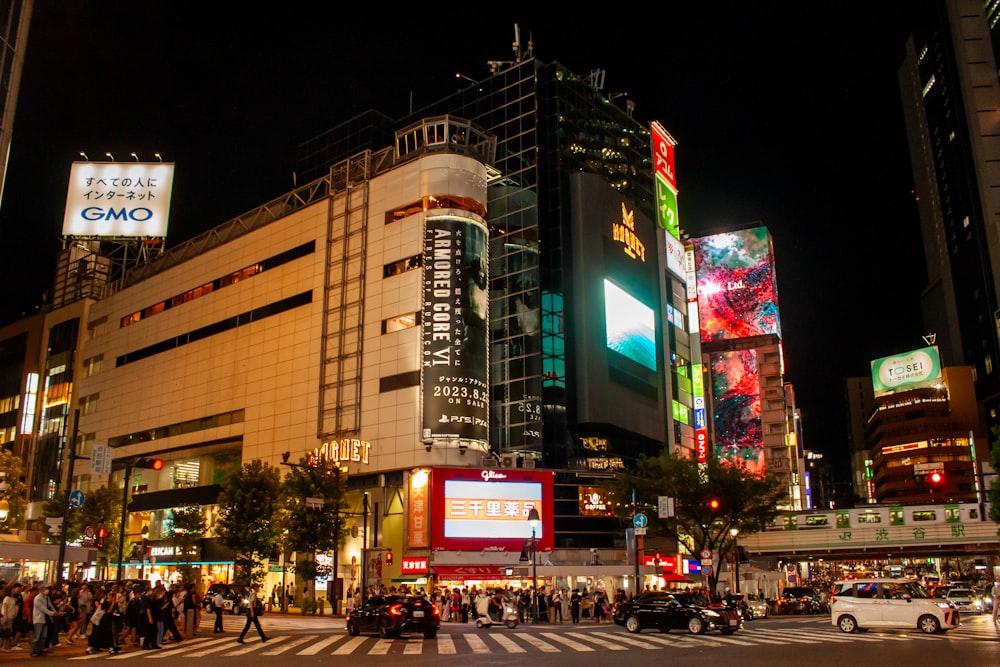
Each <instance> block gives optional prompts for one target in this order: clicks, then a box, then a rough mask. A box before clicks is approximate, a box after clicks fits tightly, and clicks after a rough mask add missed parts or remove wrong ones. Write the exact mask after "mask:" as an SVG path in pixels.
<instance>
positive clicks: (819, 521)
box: [806, 514, 829, 526]
mask: <svg viewBox="0 0 1000 667" xmlns="http://www.w3.org/2000/svg"><path fill="white" fill-rule="evenodd" d="M806 525H807V526H828V525H829V521H828V520H827V518H826V516H824V515H822V514H817V515H813V516H807V517H806Z"/></svg>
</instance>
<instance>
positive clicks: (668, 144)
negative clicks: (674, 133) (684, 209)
mask: <svg viewBox="0 0 1000 667" xmlns="http://www.w3.org/2000/svg"><path fill="white" fill-rule="evenodd" d="M650 137H651V143H652V146H653V170H654V178H653V182H654V188H655V195H656V220H657V222H659V224H660V227H662V228H663V229H665V230H667V232H669V234H670V235H671V236H673V237H674V238H675V239H676V238H679V237H680V218H679V216H678V214H677V174H676V172H675V171H674V146H676V145H677V142H676V141H675V140H674V138H673V137H671V136H670V134H669V133H668V132H667V131H666V130H665V129H664V128H663V126H662V125H660V123H659V122H657V121H653V123H652V124H651V125H650Z"/></svg>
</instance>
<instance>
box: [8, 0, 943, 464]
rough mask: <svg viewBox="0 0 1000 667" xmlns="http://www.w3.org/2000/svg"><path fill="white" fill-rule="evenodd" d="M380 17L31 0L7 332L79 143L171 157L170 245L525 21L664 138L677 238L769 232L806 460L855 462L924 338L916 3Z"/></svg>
mask: <svg viewBox="0 0 1000 667" xmlns="http://www.w3.org/2000/svg"><path fill="white" fill-rule="evenodd" d="M320 4H321V5H322V6H319V5H320ZM369 4H370V5H371V6H372V7H373V9H359V8H344V7H343V6H342V3H337V5H334V4H333V3H307V2H297V1H294V0H292V1H290V2H283V3H280V5H277V6H270V7H269V8H268V9H267V10H266V11H263V10H252V9H248V7H249V5H233V7H236V8H237V9H235V10H230V9H222V7H221V6H222V5H226V6H227V7H229V6H230V5H229V4H228V3H205V2H147V3H134V2H129V3H125V2H118V1H114V2H110V1H107V2H105V1H100V0H97V1H89V2H83V1H81V0H70V1H56V0H36V6H35V12H34V19H33V22H32V25H31V32H30V36H29V46H28V53H27V57H26V61H25V65H24V75H23V79H22V82H21V92H20V101H19V104H18V108H17V115H16V119H15V124H14V140H13V146H12V150H11V155H10V160H9V166H8V170H9V171H8V177H7V182H6V187H5V190H4V195H3V201H2V205H0V234H2V236H0V240H2V247H3V249H4V261H3V262H0V267H2V268H0V270H2V272H3V274H2V277H3V284H4V285H6V286H7V289H6V290H5V293H4V296H3V299H2V300H0V302H2V311H0V324H6V323H9V322H11V321H14V320H16V319H18V318H19V317H20V316H21V315H22V314H26V313H31V312H33V311H34V310H36V309H37V307H38V305H39V304H40V303H41V300H42V294H43V293H44V292H46V291H47V290H49V289H51V282H52V277H51V276H52V271H53V267H54V264H55V258H56V254H57V252H58V251H59V249H60V240H59V235H60V233H61V228H62V213H63V207H64V205H65V197H66V187H67V182H68V176H69V168H70V164H71V163H72V162H73V161H74V160H76V159H79V153H80V152H81V151H83V152H85V153H86V154H87V155H88V156H89V158H90V159H92V160H104V159H107V158H106V157H105V153H108V152H110V153H111V154H112V155H113V156H114V157H115V158H116V159H118V160H128V159H130V158H129V154H130V153H132V152H133V151H134V152H136V153H137V154H138V155H139V157H140V159H142V160H143V161H152V160H154V159H155V158H154V153H157V152H159V153H160V154H161V155H162V156H163V159H164V160H165V161H170V162H175V163H176V172H175V178H174V191H173V198H172V206H171V219H170V229H169V232H168V238H167V247H168V248H169V247H172V246H176V245H178V244H179V243H180V242H182V241H185V240H187V239H189V238H191V237H193V236H195V235H196V234H198V233H200V232H202V231H205V230H206V229H209V228H211V227H214V226H216V225H218V224H221V223H222V222H225V221H226V220H228V219H230V218H232V217H234V216H236V215H238V214H240V213H243V212H245V211H247V210H249V209H252V208H254V207H256V206H258V205H260V204H262V203H265V202H267V201H269V200H270V199H273V198H274V197H277V196H280V195H282V194H284V193H285V192H287V191H289V190H291V189H292V186H293V178H294V176H293V171H294V168H295V166H294V158H295V147H296V145H297V144H298V143H300V142H302V141H305V140H307V139H310V138H312V137H314V136H316V135H317V134H319V133H321V132H323V131H324V130H327V129H329V128H330V127H333V126H334V125H336V124H338V123H339V122H341V121H343V120H346V119H348V118H350V117H352V116H354V115H356V114H357V113H360V112H362V111H364V110H366V109H369V108H376V109H379V110H381V111H383V112H384V113H387V114H388V115H390V116H394V117H399V116H402V115H403V114H405V113H406V112H407V111H408V110H409V109H411V108H414V109H416V108H420V107H422V106H424V105H426V104H428V103H430V102H432V101H435V100H437V99H439V98H441V97H443V96H444V95H446V94H448V93H450V92H453V91H455V90H457V89H458V88H459V87H460V86H461V85H463V81H461V80H459V79H457V78H456V76H455V74H456V72H461V73H462V74H463V75H465V76H468V77H471V78H473V79H476V78H485V77H486V76H487V75H488V73H489V68H488V66H487V61H488V60H511V59H512V58H513V55H514V52H513V49H512V46H511V44H512V41H513V38H514V25H515V23H516V24H518V26H519V28H520V36H521V42H522V48H523V49H524V50H527V47H528V42H529V39H530V40H531V42H532V46H533V49H534V51H533V52H534V55H535V56H536V57H537V58H539V59H541V60H544V61H553V60H555V61H559V62H561V63H563V64H564V65H566V66H567V67H568V68H570V69H571V70H572V71H574V72H576V73H577V74H580V75H586V74H587V73H589V72H590V71H591V70H595V69H602V70H604V71H605V86H604V91H605V93H607V94H608V95H617V94H618V93H626V94H627V95H623V96H621V97H616V98H615V103H618V104H624V101H625V99H630V100H632V101H634V102H635V104H636V107H635V114H634V115H635V117H636V119H637V120H639V121H641V122H643V123H646V122H649V121H651V120H659V121H660V122H661V123H662V124H663V125H664V127H666V129H667V130H668V131H669V132H670V133H671V134H672V135H673V136H674V138H675V139H677V141H678V146H677V150H676V168H677V177H678V187H679V190H680V194H679V197H678V202H679V207H680V221H681V227H682V229H683V230H684V231H686V232H687V233H688V234H690V235H691V236H702V235H706V234H710V233H715V232H718V231H724V230H726V229H727V228H732V227H739V226H747V225H752V224H763V225H765V226H767V227H768V228H769V229H770V231H771V234H772V236H773V239H774V244H775V259H776V263H777V270H776V275H777V280H778V290H779V295H778V296H779V303H780V310H781V328H782V334H783V340H784V350H785V371H786V381H788V382H791V383H793V384H794V385H795V388H796V394H797V399H798V405H799V407H800V408H801V409H802V412H803V422H804V426H805V446H806V448H807V449H813V450H816V451H819V452H822V453H824V454H827V455H829V456H831V457H833V458H834V460H835V461H836V462H837V463H838V464H839V466H840V467H841V470H843V471H846V465H847V458H846V444H845V440H844V434H845V433H846V424H845V422H844V418H843V401H842V378H843V377H846V376H857V375H867V374H868V372H869V370H868V369H869V362H870V360H872V359H874V358H877V357H882V356H887V355H890V354H894V353H897V352H902V351H906V350H909V349H914V348H917V347H921V346H922V345H923V342H922V340H921V334H923V333H927V332H925V331H922V330H921V327H920V321H919V307H918V296H919V293H920V290H921V288H922V287H923V286H924V284H925V277H924V262H923V255H922V247H921V241H920V237H919V226H918V222H917V218H916V207H915V205H914V203H913V198H912V193H911V188H912V176H911V171H910V164H909V156H908V152H907V148H906V139H905V132H904V127H903V119H902V111H901V107H900V99H899V92H898V86H897V79H896V77H897V71H898V68H899V65H900V63H901V62H902V55H903V47H904V43H905V39H906V36H907V35H908V32H909V29H908V17H907V14H906V8H907V7H909V6H911V4H912V3H910V2H908V1H904V0H880V1H879V2H869V1H865V0H846V1H840V2H837V1H829V2H826V1H814V2H788V1H777V2H760V3H746V2H741V3H737V2H711V3H707V2H706V3H694V2H670V3H666V2H665V3H656V4H655V5H653V4H650V5H649V6H650V7H653V6H655V7H656V11H655V12H654V11H652V10H650V11H648V13H645V10H642V9H641V8H639V7H640V5H643V4H645V3H638V4H633V5H630V6H629V9H630V10H631V9H633V8H639V9H638V10H637V11H635V12H634V13H630V14H628V15H624V14H623V15H620V16H619V15H614V14H609V13H608V10H607V9H604V10H602V11H592V10H588V9H586V7H587V6H586V5H582V4H578V3H577V4H570V3H565V4H566V6H567V7H571V8H573V10H574V12H573V13H569V12H566V13H561V12H558V11H556V10H553V9H545V10H540V9H535V10H531V9H521V8H507V7H503V8H501V7H500V6H498V5H490V10H491V11H496V12H497V13H496V14H495V15H493V16H490V17H489V18H484V17H483V8H482V7H477V6H472V5H468V4H455V3H431V4H421V5H420V6H419V7H415V8H412V9H406V10H398V11H397V10H389V9H388V5H385V4H383V3H369ZM216 5H218V6H216ZM692 5H697V6H698V8H695V7H692ZM677 6H681V7H683V8H675V7H677ZM276 7H277V8H280V12H279V11H278V10H276ZM609 7H610V5H609ZM621 7H624V6H621ZM749 9H753V12H752V13H750V12H748V10H749ZM576 12H583V13H582V14H580V13H576ZM841 481H845V482H846V481H847V478H846V472H844V473H843V476H842V478H841Z"/></svg>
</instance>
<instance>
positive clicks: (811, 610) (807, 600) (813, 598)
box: [778, 586, 823, 614]
mask: <svg viewBox="0 0 1000 667" xmlns="http://www.w3.org/2000/svg"><path fill="white" fill-rule="evenodd" d="M822 611H823V603H822V602H820V599H819V596H817V595H816V591H815V590H813V589H812V588H809V587H808V586H789V587H788V588H786V589H785V590H783V591H781V597H779V598H778V613H779V614H818V613H820V612H822Z"/></svg>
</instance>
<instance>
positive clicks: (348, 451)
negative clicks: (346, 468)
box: [309, 438, 372, 465]
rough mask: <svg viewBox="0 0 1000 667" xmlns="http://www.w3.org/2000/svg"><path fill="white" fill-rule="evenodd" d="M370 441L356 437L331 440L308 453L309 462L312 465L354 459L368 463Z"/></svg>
mask: <svg viewBox="0 0 1000 667" xmlns="http://www.w3.org/2000/svg"><path fill="white" fill-rule="evenodd" d="M371 448H372V443H370V442H368V441H366V440H358V439H356V438H343V439H341V440H331V441H329V442H324V443H323V444H322V445H320V446H319V447H317V448H316V449H314V450H312V451H311V452H310V453H309V462H310V463H311V464H313V465H316V464H319V463H342V462H347V461H354V462H355V463H364V464H365V465H367V464H368V455H369V453H370V452H371Z"/></svg>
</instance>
